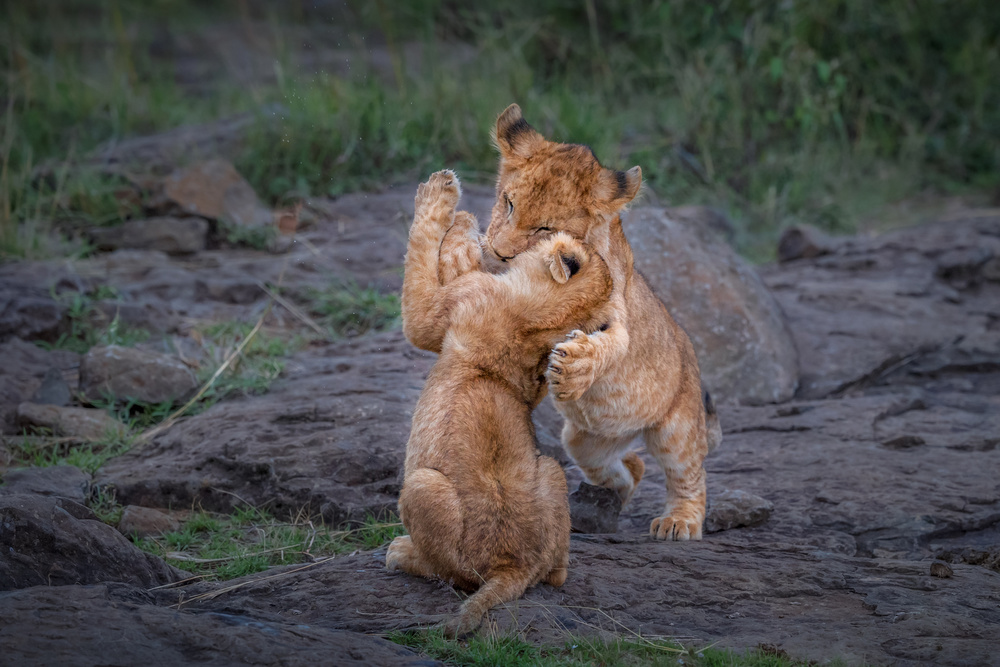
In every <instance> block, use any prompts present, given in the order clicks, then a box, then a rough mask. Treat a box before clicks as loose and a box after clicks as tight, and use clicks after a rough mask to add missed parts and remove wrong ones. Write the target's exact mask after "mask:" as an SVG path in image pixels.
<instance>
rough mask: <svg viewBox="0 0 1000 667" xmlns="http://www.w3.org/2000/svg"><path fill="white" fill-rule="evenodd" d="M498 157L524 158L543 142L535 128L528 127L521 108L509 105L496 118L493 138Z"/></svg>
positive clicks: (507, 158)
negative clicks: (498, 152) (498, 153)
mask: <svg viewBox="0 0 1000 667" xmlns="http://www.w3.org/2000/svg"><path fill="white" fill-rule="evenodd" d="M493 141H494V143H496V145H497V149H499V151H500V156H501V157H502V158H504V159H505V160H510V159H511V158H526V157H529V156H530V155H531V153H532V152H533V151H534V148H535V145H536V144H537V143H538V142H539V141H544V138H543V137H542V135H540V134H539V133H538V132H536V131H535V128H533V127H531V126H530V125H528V121H526V120H524V117H523V116H522V115H521V107H519V106H517V105H516V104H511V105H510V106H509V107H507V108H506V109H504V112H503V113H502V114H500V117H499V118H497V127H496V135H495V136H494V137H493Z"/></svg>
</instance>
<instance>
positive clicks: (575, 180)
mask: <svg viewBox="0 0 1000 667" xmlns="http://www.w3.org/2000/svg"><path fill="white" fill-rule="evenodd" d="M495 139H496V144H497V147H498V148H499V150H500V170H499V177H498V179H497V201H496V203H495V204H494V207H493V214H492V217H491V220H490V226H489V229H488V230H487V232H486V243H487V246H488V247H489V249H490V251H492V253H493V254H494V255H495V256H496V257H497V258H499V259H500V260H502V261H508V260H511V259H513V258H514V257H515V256H519V255H520V254H521V253H523V252H526V251H528V250H529V249H530V248H532V247H534V246H535V244H537V243H541V242H543V241H544V240H545V239H548V238H549V237H550V236H551V235H552V234H555V233H557V232H563V233H566V234H569V235H570V236H573V237H574V238H577V239H586V238H587V237H588V235H589V234H591V233H592V230H593V229H594V228H595V227H604V226H608V225H610V230H611V236H610V249H609V250H608V252H606V253H604V252H602V255H603V257H604V259H605V260H607V262H608V265H609V266H610V268H611V275H612V278H613V280H614V292H613V294H612V296H611V315H610V317H608V319H606V320H604V321H603V322H601V323H600V326H598V327H580V328H579V330H576V331H573V332H572V333H571V334H570V335H569V336H568V338H567V339H566V340H565V341H563V342H561V343H559V344H558V345H556V346H555V349H554V350H553V352H552V356H551V366H550V367H549V368H548V370H547V377H548V379H549V382H550V384H551V388H552V394H553V396H554V397H555V399H556V408H558V410H559V412H561V413H562V415H563V417H565V418H566V423H565V426H564V428H563V434H562V436H563V444H564V445H565V447H566V450H567V451H568V452H569V454H570V455H571V456H572V457H573V459H574V460H575V461H576V462H577V464H578V465H579V466H580V469H581V470H583V472H584V474H585V475H586V476H587V479H588V480H589V481H590V482H591V483H593V484H597V485H600V486H606V487H610V488H612V489H616V490H617V491H618V493H619V495H620V496H621V497H622V500H623V502H628V500H629V498H630V497H631V496H632V493H633V491H634V490H635V487H636V486H637V485H638V483H639V480H640V479H641V478H642V475H643V472H644V464H643V462H642V459H640V458H639V457H638V455H637V454H636V453H635V452H633V451H630V449H629V445H630V443H631V442H632V440H633V439H634V438H635V437H636V436H639V435H641V436H642V438H643V439H644V440H645V442H646V449H647V450H648V451H649V453H650V454H652V455H653V457H654V458H655V459H656V460H657V462H659V464H660V465H661V466H662V467H663V470H664V472H665V473H666V477H667V503H666V507H665V508H664V511H663V514H662V515H661V516H658V517H656V518H655V519H653V521H652V524H651V525H650V528H649V530H650V533H652V534H653V536H655V537H656V538H659V539H675V540H688V539H694V540H697V539H701V532H702V523H703V521H704V519H705V468H704V465H703V464H704V460H705V456H706V454H707V453H708V452H709V451H710V450H711V449H712V448H713V447H714V446H715V445H717V444H718V443H719V441H720V440H721V438H722V431H721V429H720V428H719V422H718V418H717V416H716V415H715V410H714V407H713V406H712V401H711V398H710V397H709V396H708V394H707V393H705V394H703V393H702V389H701V380H700V374H699V371H698V360H697V358H696V357H695V353H694V348H692V346H691V341H690V340H689V339H688V337H687V334H685V333H684V331H683V329H681V328H680V327H679V326H677V323H675V322H674V320H673V318H671V317H670V314H669V313H668V312H667V309H666V308H665V307H664V306H663V303H662V302H661V301H660V300H659V299H658V298H656V295H654V294H653V291H652V290H651V289H650V288H649V286H648V285H647V284H646V281H645V280H643V278H642V276H641V275H639V274H638V273H637V272H636V271H635V269H634V268H633V260H632V249H631V247H630V246H629V243H628V240H627V239H626V238H625V234H624V233H623V232H622V228H621V217H620V215H619V213H620V211H621V209H622V208H623V207H624V206H625V205H626V204H628V203H629V202H630V201H632V199H633V198H634V197H635V196H636V194H638V192H639V186H640V185H641V183H642V172H641V170H640V169H639V167H633V168H631V169H629V170H628V171H614V170H611V169H607V168H605V167H602V166H601V164H600V163H599V162H598V161H597V158H596V157H594V153H593V152H592V151H591V150H590V149H589V148H587V147H586V146H578V145H575V144H560V143H556V142H552V141H547V140H546V139H545V138H544V137H542V135H540V134H539V133H538V132H536V131H535V130H534V129H533V128H532V127H531V125H529V124H528V123H527V121H525V120H524V118H523V117H522V116H521V109H520V107H518V106H517V105H516V104H512V105H511V106H509V107H508V108H507V110H506V111H504V112H503V113H502V114H500V117H499V118H498V119H497V126H496V137H495Z"/></svg>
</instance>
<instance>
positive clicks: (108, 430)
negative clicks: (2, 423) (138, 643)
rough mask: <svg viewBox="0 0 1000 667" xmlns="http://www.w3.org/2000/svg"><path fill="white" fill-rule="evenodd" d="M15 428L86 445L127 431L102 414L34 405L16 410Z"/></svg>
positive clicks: (98, 411) (94, 411)
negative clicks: (73, 439) (82, 442)
mask: <svg viewBox="0 0 1000 667" xmlns="http://www.w3.org/2000/svg"><path fill="white" fill-rule="evenodd" d="M17 424H18V426H19V427H21V428H22V429H29V430H34V431H38V430H41V431H42V432H44V433H47V434H51V435H57V436H65V437H69V438H79V439H80V440H90V441H99V440H106V439H108V438H120V437H121V436H123V435H124V434H125V432H126V431H127V429H126V427H125V425H124V424H122V423H121V422H120V421H118V420H117V419H115V418H114V417H112V416H111V415H109V414H108V413H107V412H105V411H104V410H98V409H96V408H70V407H61V406H58V405H37V404H35V403H21V404H20V405H19V406H17Z"/></svg>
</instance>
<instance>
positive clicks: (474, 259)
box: [386, 171, 612, 636]
mask: <svg viewBox="0 0 1000 667" xmlns="http://www.w3.org/2000/svg"><path fill="white" fill-rule="evenodd" d="M459 195H460V189H459V182H458V178H457V177H456V176H455V174H454V173H452V172H450V171H441V172H438V173H436V174H434V175H433V176H431V178H430V180H429V181H428V182H427V183H425V184H423V185H421V186H420V188H419V189H418V190H417V197H416V213H415V215H414V220H413V226H412V227H411V228H410V239H409V246H408V249H407V254H406V265H405V270H406V272H405V276H404V279H403V328H404V331H405V332H406V334H407V336H408V337H410V339H411V340H413V339H414V337H417V338H420V339H421V340H423V341H424V342H425V343H426V344H427V346H429V347H431V348H433V349H436V350H439V351H440V355H441V356H440V358H439V359H438V361H437V363H436V364H435V365H434V368H433V369H432V370H431V372H430V375H429V376H428V378H427V383H426V385H425V386H424V390H423V393H422V394H421V395H420V400H419V401H418V403H417V407H416V410H415V411H414V414H413V427H412V430H411V432H410V439H409V441H408V442H407V444H406V465H405V477H404V482H403V489H402V491H401V492H400V495H399V512H400V517H401V518H402V521H403V525H404V526H406V529H407V531H408V532H409V535H406V536H403V537H397V538H396V539H395V540H393V542H392V544H391V545H390V546H389V551H388V553H387V554H386V567H387V568H389V569H399V570H403V571H405V572H408V573H410V574H414V575H419V576H423V577H440V578H441V579H444V580H446V581H449V582H452V583H453V584H454V585H455V586H458V587H460V588H464V589H469V590H471V589H478V591H477V592H476V593H475V594H474V595H472V596H471V597H470V598H468V600H466V601H465V603H464V604H463V605H462V608H461V611H460V612H459V614H458V615H457V616H456V617H455V618H453V619H452V620H450V621H449V622H448V623H446V624H445V632H446V634H447V635H449V636H456V635H463V634H467V633H469V632H471V631H473V630H475V629H476V628H477V627H478V626H479V624H480V623H481V622H482V617H483V615H484V614H485V613H486V611H487V610H489V609H490V608H491V607H493V606H495V605H497V604H500V603H502V602H506V601H509V600H513V599H516V598H517V597H519V596H521V595H522V594H523V593H524V591H525V590H526V589H527V588H528V587H529V586H533V585H535V584H537V583H538V582H540V581H545V582H547V583H549V584H552V585H553V586H560V585H562V583H563V581H565V579H566V566H567V564H568V561H569V532H570V519H569V503H568V499H567V489H566V477H565V475H564V474H563V471H562V468H560V467H559V464H558V463H557V462H556V461H555V460H554V459H552V458H549V457H547V456H541V455H539V453H538V450H537V448H536V443H535V434H534V428H533V427H532V423H531V412H532V410H533V409H534V408H535V406H536V405H538V403H539V401H541V400H542V398H543V397H544V396H545V392H546V386H547V385H546V381H545V369H546V367H547V366H548V356H549V353H550V351H551V350H552V346H553V345H555V344H556V343H557V342H559V341H560V340H562V339H563V338H564V337H565V335H566V333H567V332H568V331H570V330H572V329H575V328H578V327H591V326H594V325H595V323H596V322H597V321H599V319H600V318H601V317H602V316H605V315H604V314H603V313H602V312H601V309H602V307H603V306H604V305H606V304H607V301H608V297H609V295H610V294H611V288H612V282H611V275H610V272H609V270H608V266H607V264H605V262H604V260H603V259H602V258H601V256H600V255H599V254H598V253H597V252H596V250H595V249H594V247H593V246H591V245H588V244H584V243H581V242H580V241H576V240H574V239H572V238H570V237H569V236H567V235H565V234H556V235H554V236H552V237H551V238H549V239H546V240H545V241H544V242H543V243H540V244H538V245H537V246H536V247H535V248H534V249H532V250H531V251H529V252H526V253H524V254H523V255H522V256H521V257H518V258H517V260H516V261H514V262H512V263H511V267H510V270H509V271H508V272H507V273H505V274H503V275H501V276H495V275H492V274H489V273H485V272H482V271H479V270H477V268H478V265H479V258H480V257H481V254H480V253H481V250H480V246H479V244H478V241H477V239H476V232H477V229H476V223H475V218H473V217H472V216H471V215H470V214H468V213H464V212H460V213H458V214H456V211H455V206H456V205H457V203H458V198H459Z"/></svg>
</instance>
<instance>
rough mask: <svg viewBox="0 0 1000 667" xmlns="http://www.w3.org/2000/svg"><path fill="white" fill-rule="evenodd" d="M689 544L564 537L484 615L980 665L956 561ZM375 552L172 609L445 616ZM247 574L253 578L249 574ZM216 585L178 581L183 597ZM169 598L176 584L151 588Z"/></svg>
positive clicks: (974, 598) (429, 585)
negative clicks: (560, 578) (561, 558)
mask: <svg viewBox="0 0 1000 667" xmlns="http://www.w3.org/2000/svg"><path fill="white" fill-rule="evenodd" d="M726 535H727V537H722V536H719V537H715V538H713V539H709V540H705V541H703V542H692V543H663V542H655V541H653V540H652V539H651V538H648V537H644V536H643V537H640V536H621V537H615V536H590V535H582V536H574V537H573V540H572V542H571V547H570V554H571V555H570V566H569V578H568V579H567V580H566V583H565V584H564V585H563V586H562V587H561V588H558V589H555V588H552V587H550V586H548V585H540V586H537V587H535V588H534V589H532V590H530V591H529V592H528V593H527V595H526V596H525V597H524V598H523V599H521V600H519V601H517V602H515V603H510V604H508V605H505V606H504V607H501V608H498V609H495V610H493V611H492V612H491V613H490V616H491V618H492V619H493V623H495V624H496V625H497V626H498V627H499V629H500V631H501V632H502V631H504V630H508V629H517V630H520V631H522V632H525V633H526V634H527V636H528V637H529V638H530V639H535V640H540V641H546V642H554V643H561V642H563V641H565V640H567V639H569V638H570V637H569V636H570V633H581V632H582V633H587V634H589V633H593V632H594V631H595V630H603V631H606V632H609V633H616V634H622V633H625V634H628V632H629V631H633V632H640V633H642V634H643V635H646V636H650V635H652V636H663V637H672V638H677V639H678V640H680V641H682V642H684V643H686V644H689V645H695V646H699V645H702V646H703V645H706V644H709V643H714V642H716V641H719V642H721V644H722V645H723V646H730V647H734V648H738V649H742V648H746V647H752V646H756V645H757V644H759V643H762V642H763V643H768V644H774V645H778V646H780V647H781V648H782V649H783V650H785V651H787V652H788V653H789V654H790V655H792V656H793V657H794V658H797V659H804V660H810V659H811V660H817V661H827V660H830V659H831V658H841V659H843V660H846V661H847V662H848V663H852V664H854V663H866V664H886V663H893V664H913V663H921V662H939V663H942V664H987V663H989V662H990V661H991V660H992V658H993V656H995V651H996V644H995V628H996V625H997V624H998V623H1000V597H998V585H1000V582H998V580H1000V575H998V574H996V573H993V572H990V571H989V570H986V569H984V568H976V567H973V566H970V565H957V566H954V567H955V575H954V576H953V577H952V578H948V579H940V578H936V577H935V578H932V577H931V576H930V572H929V563H926V562H904V561H896V560H879V559H870V558H850V557H846V556H842V555H839V554H831V553H829V552H824V551H820V550H817V549H809V548H795V547H788V546H785V545H782V544H780V543H775V542H772V541H769V540H768V539H767V537H766V536H764V535H758V534H754V533H751V532H744V533H728V534H726ZM384 557H385V552H384V551H378V552H374V553H368V554H359V555H356V556H350V557H344V558H337V559H334V560H332V561H328V562H326V563H323V564H320V565H317V566H315V567H312V568H309V569H307V570H300V571H298V572H292V571H291V570H292V569H294V568H284V569H283V570H271V571H269V573H268V574H269V575H275V574H278V573H279V572H282V571H283V572H284V574H283V576H280V577H278V578H272V579H269V580H266V581H259V582H256V583H255V582H253V581H252V580H251V579H250V578H248V579H245V580H241V582H240V583H245V584H247V585H244V586H242V587H240V588H239V589H238V590H236V591H234V592H232V593H229V594H223V595H221V596H219V597H216V598H214V599H212V600H194V601H192V602H190V603H189V604H187V605H184V606H183V608H187V609H189V610H192V611H193V610H216V611H222V612H225V613H245V614H248V615H251V616H254V617H257V618H261V619H265V620H268V621H272V622H280V621H286V622H287V621H291V620H293V619H297V620H298V621H299V622H302V623H308V624H312V625H324V626H330V627H341V628H347V629H351V630H355V631H359V632H377V631H384V630H385V629H386V628H400V629H403V628H417V627H426V626H428V625H430V624H433V623H437V622H439V621H441V620H443V619H445V618H447V617H449V616H450V615H452V614H454V613H455V612H456V611H457V609H458V606H459V604H460V599H459V598H458V597H456V595H455V593H454V592H453V591H452V590H451V588H450V587H448V586H446V585H444V584H441V583H439V582H433V581H427V580H423V579H419V578H415V577H411V576H409V575H406V574H401V573H389V572H387V571H386V570H385V567H384V563H383V560H384ZM258 577H259V575H258ZM217 588H219V586H218V585H209V584H202V585H198V586H195V587H189V588H187V589H186V590H185V591H184V597H185V598H186V599H190V598H191V597H192V595H195V594H198V593H200V592H211V591H212V590H214V589H217ZM159 595H160V598H161V601H162V602H164V603H166V602H170V601H176V600H177V599H178V598H177V596H178V593H176V592H165V593H162V594H159Z"/></svg>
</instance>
